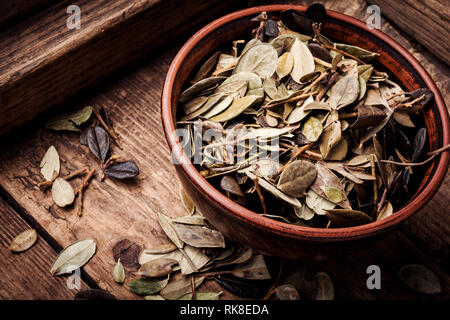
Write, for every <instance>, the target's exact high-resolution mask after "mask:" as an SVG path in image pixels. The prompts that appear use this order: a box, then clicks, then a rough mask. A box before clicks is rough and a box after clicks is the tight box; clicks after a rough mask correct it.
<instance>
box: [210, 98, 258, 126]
mask: <svg viewBox="0 0 450 320" xmlns="http://www.w3.org/2000/svg"><path fill="white" fill-rule="evenodd" d="M260 98H261V97H259V96H256V95H250V96H245V97H242V98H238V99H234V100H233V103H232V104H231V105H230V106H229V107H228V109H226V110H225V111H224V112H222V113H220V114H218V115H216V116H214V117H212V118H211V121H215V122H225V121H228V120H231V119H233V118H235V117H237V116H238V115H240V114H241V113H242V112H244V111H245V110H246V109H247V108H250V107H251V106H253V105H254V104H255V103H256V102H257V101H259V99H260Z"/></svg>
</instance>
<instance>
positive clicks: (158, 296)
mask: <svg viewBox="0 0 450 320" xmlns="http://www.w3.org/2000/svg"><path fill="white" fill-rule="evenodd" d="M145 300H166V299H164V298H163V297H161V296H160V295H159V294H150V295H148V296H145Z"/></svg>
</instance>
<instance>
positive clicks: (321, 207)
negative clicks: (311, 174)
mask: <svg viewBox="0 0 450 320" xmlns="http://www.w3.org/2000/svg"><path fill="white" fill-rule="evenodd" d="M305 202H306V205H307V206H308V207H309V208H311V210H313V211H314V212H315V213H317V214H318V215H325V214H326V210H328V209H333V208H334V207H335V206H336V205H335V204H334V203H333V202H330V201H328V200H327V199H325V198H323V197H321V196H319V195H318V194H317V193H315V192H314V190H312V189H310V190H309V191H308V192H307V193H306V197H305ZM308 214H309V215H310V213H309V212H308Z"/></svg>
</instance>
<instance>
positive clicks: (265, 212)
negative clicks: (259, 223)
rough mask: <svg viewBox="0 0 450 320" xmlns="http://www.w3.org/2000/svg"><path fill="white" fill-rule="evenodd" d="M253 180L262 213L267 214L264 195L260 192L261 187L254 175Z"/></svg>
mask: <svg viewBox="0 0 450 320" xmlns="http://www.w3.org/2000/svg"><path fill="white" fill-rule="evenodd" d="M253 182H254V183H255V189H256V192H257V193H258V196H259V200H261V205H262V207H263V213H264V214H267V207H266V202H265V201H264V195H263V194H262V192H261V188H260V187H259V183H258V177H256V178H255V179H254V180H253Z"/></svg>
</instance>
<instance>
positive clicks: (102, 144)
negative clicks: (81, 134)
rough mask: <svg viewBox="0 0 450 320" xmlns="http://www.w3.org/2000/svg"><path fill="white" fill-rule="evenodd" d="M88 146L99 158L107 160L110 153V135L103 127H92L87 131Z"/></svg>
mask: <svg viewBox="0 0 450 320" xmlns="http://www.w3.org/2000/svg"><path fill="white" fill-rule="evenodd" d="M86 137H87V142H88V147H89V149H90V150H91V152H92V153H93V154H94V156H96V157H97V159H99V160H106V158H107V157H108V153H109V135H108V133H107V132H106V131H105V129H103V128H102V127H98V126H97V127H90V128H89V129H88V132H87V135H86Z"/></svg>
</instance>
